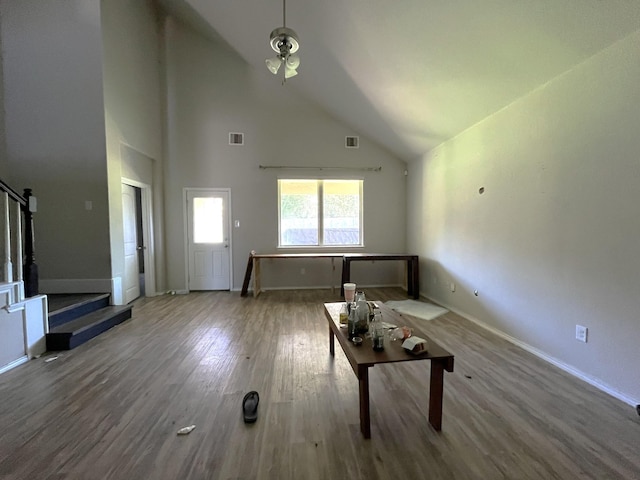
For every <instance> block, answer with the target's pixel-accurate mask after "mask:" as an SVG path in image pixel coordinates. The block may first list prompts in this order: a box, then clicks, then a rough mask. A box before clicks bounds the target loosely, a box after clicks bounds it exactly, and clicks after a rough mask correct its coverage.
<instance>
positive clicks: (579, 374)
mask: <svg viewBox="0 0 640 480" xmlns="http://www.w3.org/2000/svg"><path fill="white" fill-rule="evenodd" d="M420 296H421V297H423V298H424V299H425V300H428V301H430V302H433V303H436V304H438V305H441V306H443V307H445V308H447V309H449V310H451V311H452V312H454V313H456V314H458V315H460V316H461V317H464V318H466V319H467V320H469V321H470V322H473V323H475V324H476V325H478V326H479V327H481V328H484V329H485V330H488V331H490V332H491V333H494V334H496V335H497V336H499V337H500V338H502V339H504V340H506V341H508V342H510V343H512V344H514V345H516V346H518V347H520V348H522V349H523V350H526V351H527V352H529V353H532V354H533V355H535V356H536V357H538V358H540V359H542V360H544V361H546V362H548V363H550V364H552V365H555V366H556V367H558V368H559V369H560V370H564V371H565V372H567V373H569V374H570V375H573V376H574V377H576V378H579V379H580V380H582V381H584V382H586V383H588V384H589V385H591V386H593V387H596V388H597V389H598V390H601V391H603V392H604V393H607V394H609V395H611V396H612V397H614V398H617V399H618V400H620V401H621V402H624V403H626V404H627V405H631V406H633V407H635V406H636V405H638V404H640V399H634V398H632V397H630V396H629V395H626V394H624V393H622V392H620V391H618V390H616V389H615V388H612V387H611V386H609V385H607V384H606V383H603V382H602V381H600V380H599V379H597V378H594V377H592V376H590V375H587V374H586V373H584V372H583V371H581V370H578V369H577V368H575V367H573V366H572V365H569V364H567V363H565V362H563V361H561V360H558V359H557V358H555V357H553V356H551V355H549V354H547V353H546V352H544V351H542V350H539V349H537V348H535V347H532V346H531V345H529V344H528V343H525V342H523V341H521V340H518V339H517V338H515V337H512V336H511V335H509V334H507V333H505V332H503V331H502V330H498V329H497V328H495V327H492V326H491V325H488V324H486V323H485V322H483V321H482V320H479V319H477V318H475V317H474V316H473V315H469V314H468V313H466V312H463V311H462V310H459V309H457V308H455V307H452V306H451V305H447V304H446V303H443V302H440V301H439V300H436V299H434V298H431V297H428V296H427V295H424V294H420Z"/></svg>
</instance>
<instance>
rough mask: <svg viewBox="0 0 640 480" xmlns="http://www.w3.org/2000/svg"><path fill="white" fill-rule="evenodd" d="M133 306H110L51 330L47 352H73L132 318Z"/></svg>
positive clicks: (48, 336)
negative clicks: (73, 349) (74, 349)
mask: <svg viewBox="0 0 640 480" xmlns="http://www.w3.org/2000/svg"><path fill="white" fill-rule="evenodd" d="M132 308H133V306H132V305H117V306H108V307H103V308H100V309H99V310H95V311H93V312H90V313H87V314H85V315H83V316H82V317H79V318H76V319H74V320H71V321H68V322H65V323H63V324H62V325H58V326H57V327H54V328H51V329H50V330H49V333H47V350H51V351H55V350H71V349H72V348H75V347H77V346H78V345H81V344H83V343H85V342H87V341H88V340H91V339H92V338H94V337H96V336H98V335H100V334H101V333H102V332H105V331H107V330H109V329H110V328H112V327H115V326H116V325H118V324H120V323H122V322H124V321H125V320H127V319H129V318H131V309H132Z"/></svg>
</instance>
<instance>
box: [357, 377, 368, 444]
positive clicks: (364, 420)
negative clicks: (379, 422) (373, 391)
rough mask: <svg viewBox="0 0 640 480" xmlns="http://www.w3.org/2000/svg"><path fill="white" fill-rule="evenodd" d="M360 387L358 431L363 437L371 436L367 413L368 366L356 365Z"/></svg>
mask: <svg viewBox="0 0 640 480" xmlns="http://www.w3.org/2000/svg"><path fill="white" fill-rule="evenodd" d="M358 384H359V387H360V431H361V432H362V436H363V437H364V438H371V418H370V414H369V367H365V366H359V367H358Z"/></svg>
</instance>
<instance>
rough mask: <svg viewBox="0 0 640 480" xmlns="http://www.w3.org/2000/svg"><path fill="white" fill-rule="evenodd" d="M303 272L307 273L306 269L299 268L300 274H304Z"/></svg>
mask: <svg viewBox="0 0 640 480" xmlns="http://www.w3.org/2000/svg"><path fill="white" fill-rule="evenodd" d="M305 273H307V271H306V270H305V268H304V267H303V268H301V269H300V275H304V274H305Z"/></svg>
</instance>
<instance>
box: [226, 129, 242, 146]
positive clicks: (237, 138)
mask: <svg viewBox="0 0 640 480" xmlns="http://www.w3.org/2000/svg"><path fill="white" fill-rule="evenodd" d="M229 145H244V133H234V132H231V133H229Z"/></svg>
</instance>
